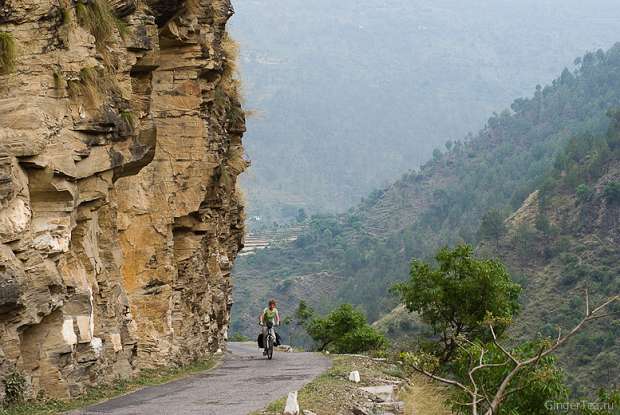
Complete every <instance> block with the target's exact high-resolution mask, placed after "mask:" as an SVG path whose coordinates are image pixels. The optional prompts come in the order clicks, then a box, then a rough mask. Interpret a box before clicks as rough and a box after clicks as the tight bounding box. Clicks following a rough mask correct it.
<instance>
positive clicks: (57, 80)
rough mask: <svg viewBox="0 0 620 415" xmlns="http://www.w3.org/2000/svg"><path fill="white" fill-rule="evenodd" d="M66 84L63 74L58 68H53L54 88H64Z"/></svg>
mask: <svg viewBox="0 0 620 415" xmlns="http://www.w3.org/2000/svg"><path fill="white" fill-rule="evenodd" d="M66 86H67V81H66V80H65V77H64V76H63V74H62V72H61V71H60V69H54V88H55V89H58V90H60V89H64V88H65V87H66Z"/></svg>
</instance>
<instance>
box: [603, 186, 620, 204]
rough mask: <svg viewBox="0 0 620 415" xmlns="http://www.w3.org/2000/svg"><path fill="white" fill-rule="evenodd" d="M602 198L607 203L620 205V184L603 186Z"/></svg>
mask: <svg viewBox="0 0 620 415" xmlns="http://www.w3.org/2000/svg"><path fill="white" fill-rule="evenodd" d="M603 196H605V199H606V200H607V201H608V202H609V203H614V204H615V203H620V182H609V183H607V184H606V185H605V190H604V191H603Z"/></svg>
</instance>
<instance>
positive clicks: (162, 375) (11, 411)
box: [0, 358, 217, 415]
mask: <svg viewBox="0 0 620 415" xmlns="http://www.w3.org/2000/svg"><path fill="white" fill-rule="evenodd" d="M216 363H217V359H214V358H212V359H207V360H199V361H196V362H194V363H191V364H189V365H186V366H182V367H178V368H163V369H152V370H151V369H145V370H142V371H141V372H140V374H139V375H138V376H137V377H135V378H132V379H118V380H116V381H114V382H113V383H112V384H109V385H102V386H98V387H95V388H91V389H89V390H88V391H87V392H86V393H84V395H82V396H80V397H79V398H76V399H74V400H70V401H61V400H44V399H42V400H40V401H28V402H23V403H18V404H15V405H11V406H8V407H1V406H0V415H44V414H45V415H50V414H59V413H63V412H66V411H70V410H74V409H79V408H83V407H85V406H88V405H92V404H95V403H98V402H101V401H105V400H108V399H111V398H114V397H117V396H120V395H124V394H127V393H129V392H133V391H136V390H138V389H142V388H144V387H147V386H156V385H161V384H164V383H168V382H170V381H173V380H176V379H179V378H182V377H185V376H189V375H192V374H194V373H199V372H204V371H206V370H209V369H211V368H213V367H214V366H215V364H216Z"/></svg>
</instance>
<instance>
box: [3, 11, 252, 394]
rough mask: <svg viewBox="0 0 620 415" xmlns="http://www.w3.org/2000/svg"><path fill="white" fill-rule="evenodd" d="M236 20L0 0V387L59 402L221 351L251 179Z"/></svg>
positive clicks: (217, 14)
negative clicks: (15, 384) (20, 382)
mask: <svg viewBox="0 0 620 415" xmlns="http://www.w3.org/2000/svg"><path fill="white" fill-rule="evenodd" d="M232 14H233V10H232V8H231V6H230V4H229V2H228V0H186V1H185V2H183V1H179V0H146V1H135V0H77V1H73V0H0V380H1V379H3V378H4V377H6V376H8V375H10V374H13V373H19V374H20V375H21V376H23V377H24V378H25V380H26V383H27V386H28V388H27V393H28V394H29V395H30V396H36V395H40V394H45V395H47V396H50V397H56V398H68V397H71V396H75V395H77V394H79V393H81V392H83V391H84V389H85V388H86V387H88V386H90V385H95V384H97V383H101V382H104V381H108V380H111V379H114V378H116V377H119V376H120V377H125V376H131V375H132V374H134V373H135V372H136V371H138V370H139V369H141V368H146V367H156V366H161V365H170V364H180V363H184V362H187V361H190V360H192V359H196V358H202V357H206V356H208V355H209V354H210V353H213V352H215V351H216V350H217V349H218V348H220V347H221V345H222V342H223V340H224V339H225V338H226V334H227V327H228V323H229V310H230V306H231V303H232V297H231V291H232V287H231V282H230V269H231V264H232V262H233V261H234V258H235V256H236V253H237V251H238V250H239V249H240V247H241V244H242V238H243V205H242V202H241V199H240V196H239V193H238V191H237V184H236V179H237V176H238V175H239V174H240V173H241V172H242V171H243V170H244V169H245V168H246V165H247V162H246V161H245V160H244V158H243V148H242V144H241V137H242V134H243V132H244V130H245V122H244V115H243V111H242V110H241V106H240V103H239V99H238V93H237V89H238V87H237V82H236V80H235V78H234V70H235V69H234V60H235V57H236V56H235V44H234V42H233V41H232V40H231V39H230V38H229V37H228V35H227V33H226V28H225V26H226V22H227V20H228V19H229V17H230V16H231V15H232ZM2 394H3V391H2V388H0V400H1V399H2Z"/></svg>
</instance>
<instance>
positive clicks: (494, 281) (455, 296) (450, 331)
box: [394, 245, 521, 362]
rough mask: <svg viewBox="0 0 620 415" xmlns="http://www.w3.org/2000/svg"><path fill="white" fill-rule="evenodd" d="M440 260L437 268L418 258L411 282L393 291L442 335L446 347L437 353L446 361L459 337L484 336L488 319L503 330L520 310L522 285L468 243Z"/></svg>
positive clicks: (447, 251) (439, 256)
mask: <svg viewBox="0 0 620 415" xmlns="http://www.w3.org/2000/svg"><path fill="white" fill-rule="evenodd" d="M435 260H436V261H437V264H438V266H437V267H433V266H432V265H430V264H428V263H426V262H423V261H419V260H414V261H413V263H412V265H411V275H410V279H409V281H407V282H403V283H399V284H396V285H395V286H394V291H395V292H396V293H398V294H399V295H400V297H401V300H402V302H403V303H404V304H405V305H406V306H407V309H408V310H409V311H415V312H417V313H419V314H420V316H421V317H422V319H423V321H424V322H426V323H428V324H430V325H431V326H432V327H433V330H434V331H435V334H438V335H439V336H440V339H441V347H440V348H439V349H438V350H437V351H436V353H438V355H439V357H440V360H441V361H442V362H446V361H448V360H450V359H451V357H452V356H453V353H454V351H455V350H456V348H457V347H458V343H457V339H458V338H459V337H460V336H464V337H465V338H467V339H469V340H474V339H476V338H480V337H484V334H485V333H486V332H487V330H486V325H485V321H487V320H488V319H490V318H491V319H495V320H496V321H497V322H498V324H497V328H498V331H500V332H501V331H502V330H503V328H505V327H506V326H507V325H508V323H509V322H510V320H511V319H512V316H513V315H514V314H515V313H516V312H517V311H518V309H519V303H518V297H519V293H520V292H521V288H520V287H519V285H518V284H515V283H514V282H513V281H512V280H511V278H510V276H509V275H508V272H507V271H506V268H505V267H504V265H503V264H501V263H500V262H498V261H495V260H491V259H477V258H474V256H473V248H472V247H471V246H469V245H459V246H457V247H456V248H454V249H453V250H450V249H448V248H443V249H441V250H440V251H439V252H438V253H437V255H436V256H435Z"/></svg>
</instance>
